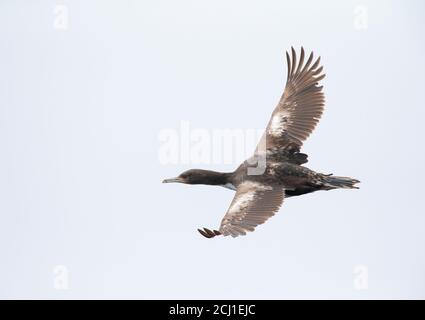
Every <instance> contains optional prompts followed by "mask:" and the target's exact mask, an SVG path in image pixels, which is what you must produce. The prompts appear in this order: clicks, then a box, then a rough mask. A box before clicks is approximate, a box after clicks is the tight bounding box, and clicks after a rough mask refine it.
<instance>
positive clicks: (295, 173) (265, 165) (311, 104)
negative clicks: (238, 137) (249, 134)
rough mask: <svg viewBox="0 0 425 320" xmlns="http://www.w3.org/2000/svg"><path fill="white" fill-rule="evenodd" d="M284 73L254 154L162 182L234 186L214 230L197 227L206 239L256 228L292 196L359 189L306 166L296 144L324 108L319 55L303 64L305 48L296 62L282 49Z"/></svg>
mask: <svg viewBox="0 0 425 320" xmlns="http://www.w3.org/2000/svg"><path fill="white" fill-rule="evenodd" d="M286 60H287V65H288V75H287V80H286V86H285V90H284V92H283V94H282V97H281V99H280V101H279V103H278V105H277V106H276V108H275V109H274V111H273V113H272V116H271V118H270V121H269V123H268V125H267V128H266V131H265V132H264V134H263V136H262V138H261V139H260V143H259V144H258V146H257V148H256V150H255V152H254V155H253V156H252V157H251V158H249V159H247V160H246V161H244V162H243V163H242V164H241V165H240V166H239V167H238V168H237V169H236V170H235V171H234V172H229V173H222V172H214V171H208V170H199V169H192V170H188V171H185V172H183V173H182V174H180V175H179V176H178V177H176V178H173V179H166V180H164V181H163V182H164V183H169V182H179V183H186V184H206V185H216V186H223V187H226V188H229V189H232V190H235V191H236V194H235V197H234V198H233V201H232V203H231V204H230V207H229V209H228V210H227V213H226V214H225V216H224V217H223V219H222V221H221V224H220V227H219V229H218V230H210V229H207V228H203V229H198V231H199V232H200V233H201V234H202V235H203V236H205V237H207V238H213V237H215V236H219V235H223V236H228V235H230V236H232V237H237V236H240V235H245V234H246V232H248V231H254V229H255V227H256V226H258V225H259V224H262V223H264V222H265V221H266V220H267V219H268V218H270V217H271V216H273V215H274V214H275V213H276V212H277V211H278V210H279V208H280V206H281V205H282V203H283V200H284V199H285V198H288V197H292V196H299V195H302V194H306V193H310V192H314V191H318V190H332V189H338V188H348V189H353V188H355V189H358V187H356V186H355V184H356V183H358V182H360V181H358V180H356V179H352V178H349V177H339V176H333V175H332V174H322V173H317V172H315V171H313V170H310V169H308V168H306V167H304V166H302V165H303V164H304V163H306V162H307V155H306V154H304V153H301V152H300V148H301V146H302V144H303V141H305V140H306V139H307V138H308V136H309V135H310V134H311V133H312V132H313V130H314V128H315V127H316V125H317V123H318V122H319V119H320V117H321V115H322V113H323V109H324V104H325V97H324V94H323V92H322V88H323V87H322V86H319V81H320V80H322V79H323V78H324V77H325V74H323V73H322V71H323V67H322V66H320V57H319V58H317V60H316V61H315V62H314V63H313V52H312V53H311V54H310V56H309V58H308V59H307V62H305V63H304V49H303V48H302V47H301V54H300V57H299V61H298V63H297V55H296V53H295V50H294V48H291V57H290V55H289V54H288V52H286Z"/></svg>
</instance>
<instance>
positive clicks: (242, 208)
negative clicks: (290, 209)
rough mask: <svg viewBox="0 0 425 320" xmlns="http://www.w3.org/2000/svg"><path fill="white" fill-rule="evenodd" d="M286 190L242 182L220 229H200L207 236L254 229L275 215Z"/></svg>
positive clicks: (237, 233)
mask: <svg viewBox="0 0 425 320" xmlns="http://www.w3.org/2000/svg"><path fill="white" fill-rule="evenodd" d="M284 194H285V191H284V190H283V189H282V187H280V186H269V185H264V184H261V183H259V182H252V181H245V182H243V183H241V184H240V185H239V186H238V188H237V190H236V194H235V197H234V198H233V201H232V203H231V204H230V207H229V209H228V211H227V213H226V215H225V216H224V218H223V220H222V221H221V225H220V229H219V230H218V231H217V230H209V229H207V228H204V229H198V231H199V232H200V233H201V234H202V235H203V236H205V237H207V238H212V237H215V236H218V235H223V236H229V235H230V236H232V237H237V236H241V235H245V234H246V232H248V231H254V229H255V227H256V226H258V225H259V224H262V223H264V222H266V221H267V219H269V218H270V217H271V216H273V215H274V214H275V213H276V212H277V211H278V210H279V208H280V206H281V205H282V203H283V199H284Z"/></svg>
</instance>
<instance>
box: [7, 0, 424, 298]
mask: <svg viewBox="0 0 425 320" xmlns="http://www.w3.org/2000/svg"><path fill="white" fill-rule="evenodd" d="M58 5H59V6H61V5H65V6H66V8H67V10H68V28H67V29H60V28H58V25H57V23H58V21H57V20H55V19H58V17H57V11H55V10H58V9H55V8H57V6H58ZM359 5H363V6H364V7H361V8H366V9H367V12H368V17H367V28H366V29H362V28H359V27H358V25H357V24H356V23H357V22H358V19H359V16H358V15H359V9H358V8H359V7H358V6H359ZM59 8H62V7H59ZM356 8H357V9H356ZM424 9H425V5H424V3H423V1H401V0H399V1H387V0H385V1H384V0H382V1H366V0H365V1H362V2H359V1H261V2H260V1H246V0H243V1H242V0H240V1H224V0H216V1H100V0H99V1H82V0H81V1H77V0H73V1H41V0H38V1H23V0H21V1H1V3H0V254H1V258H0V297H1V298H54V299H63V298H222V299H226V298H241V299H242V298H253V299H255V298H342V299H345V298H354V299H357V298H366V299H368V298H425V272H424V270H425V250H424V249H425V233H424V227H425V210H424V202H423V198H424V196H423V185H424V181H425V175H424V170H423V164H424V160H425V153H424V147H423V141H422V138H423V118H424V116H425V111H424V102H423V99H424V88H425V80H424V74H425V59H424V52H425V46H424V38H423V30H425V14H424V13H425V10H424ZM60 10H61V9H60ZM361 10H362V9H360V11H361ZM55 12H56V13H55ZM356 19H357V20H356ZM356 21H357V22H356ZM59 25H60V23H59ZM55 26H56V28H55ZM291 45H293V46H295V47H297V48H299V47H300V46H301V45H303V46H304V47H305V49H306V50H308V51H310V50H314V52H315V53H317V54H320V55H321V56H322V61H323V65H324V67H325V72H326V74H327V77H326V78H325V80H324V81H323V84H324V85H325V89H324V90H325V95H326V110H325V113H324V116H323V118H322V121H321V122H320V124H319V126H318V128H317V130H316V131H315V132H314V134H313V135H312V136H311V138H310V139H309V140H308V141H307V143H306V144H305V147H304V152H306V153H308V154H309V156H310V157H309V159H310V161H309V163H308V164H307V166H308V167H310V168H312V169H314V170H317V171H320V172H325V173H329V172H333V173H335V174H338V175H349V176H352V177H355V178H358V179H360V180H361V181H362V183H361V189H360V190H336V191H332V192H317V193H315V194H311V195H306V196H303V197H298V198H292V199H289V200H287V201H286V202H285V204H284V206H283V207H282V209H281V211H280V213H279V214H278V215H276V216H275V217H274V218H272V219H271V220H270V221H269V222H268V223H266V224H265V225H263V226H261V227H258V228H257V230H256V232H255V233H252V234H249V235H248V236H246V237H240V238H237V239H231V238H217V239H212V240H208V239H205V238H203V237H201V236H200V235H199V234H198V233H197V231H196V228H198V227H202V226H206V227H210V228H217V227H218V225H219V223H220V220H221V218H222V216H223V215H224V213H225V211H226V209H227V207H228V205H229V203H230V201H231V199H232V197H233V192H231V191H229V190H226V189H222V188H213V187H208V186H185V185H178V184H176V185H163V184H161V180H162V179H163V178H168V177H172V176H175V175H177V174H178V173H180V172H181V171H183V170H186V169H189V168H191V167H199V165H192V164H178V165H162V164H161V163H160V161H159V159H158V150H159V148H160V142H159V140H158V135H159V133H160V132H161V130H163V129H164V128H175V129H176V130H178V128H179V126H180V122H181V121H182V120H185V121H189V122H190V124H191V126H192V127H196V128H204V129H207V130H212V129H214V128H245V129H249V128H255V129H257V128H262V127H264V126H265V125H266V123H267V121H268V118H269V116H270V113H271V111H272V110H273V108H274V106H275V105H276V103H277V101H278V99H279V97H280V95H281V93H282V90H283V86H284V80H285V79H286V65H285V63H286V62H285V59H284V52H285V50H287V49H289V48H290V46H291ZM236 165H237V164H236V163H235V164H232V165H224V164H223V165H217V164H215V165H214V164H211V165H204V166H201V167H202V168H205V169H213V170H224V171H226V170H233V169H234V167H235V166H236ZM58 265H62V266H65V268H66V270H67V274H68V289H67V290H63V289H64V288H63V286H62V287H61V286H60V285H59V286H58V278H57V277H58V276H63V274H62V275H58V274H55V273H54V270H55V267H57V266H58ZM359 265H360V266H364V267H365V268H367V271H368V288H367V289H365V288H363V290H358V289H359V287H356V285H355V283H356V277H357V276H358V274H357V275H356V274H355V268H356V266H359ZM360 289H361V288H360Z"/></svg>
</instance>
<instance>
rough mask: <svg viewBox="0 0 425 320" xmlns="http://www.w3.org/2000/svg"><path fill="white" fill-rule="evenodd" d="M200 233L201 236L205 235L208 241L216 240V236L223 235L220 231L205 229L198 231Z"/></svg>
mask: <svg viewBox="0 0 425 320" xmlns="http://www.w3.org/2000/svg"><path fill="white" fill-rule="evenodd" d="M198 232H199V233H200V234H201V235H203V236H204V237H205V238H208V239H210V238H214V237H216V236H219V235H221V232H220V231H218V230H210V229H208V228H204V229H203V230H202V229H198Z"/></svg>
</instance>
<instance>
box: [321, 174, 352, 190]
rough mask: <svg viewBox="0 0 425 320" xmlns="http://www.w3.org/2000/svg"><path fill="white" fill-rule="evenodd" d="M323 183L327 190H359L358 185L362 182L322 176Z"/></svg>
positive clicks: (348, 178)
mask: <svg viewBox="0 0 425 320" xmlns="http://www.w3.org/2000/svg"><path fill="white" fill-rule="evenodd" d="M322 179H323V180H322V183H323V187H324V189H325V190H331V189H339V188H343V189H359V187H357V186H356V184H357V183H359V182H360V181H359V180H357V179H353V178H350V177H338V176H333V175H332V174H330V175H325V174H323V175H322Z"/></svg>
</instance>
